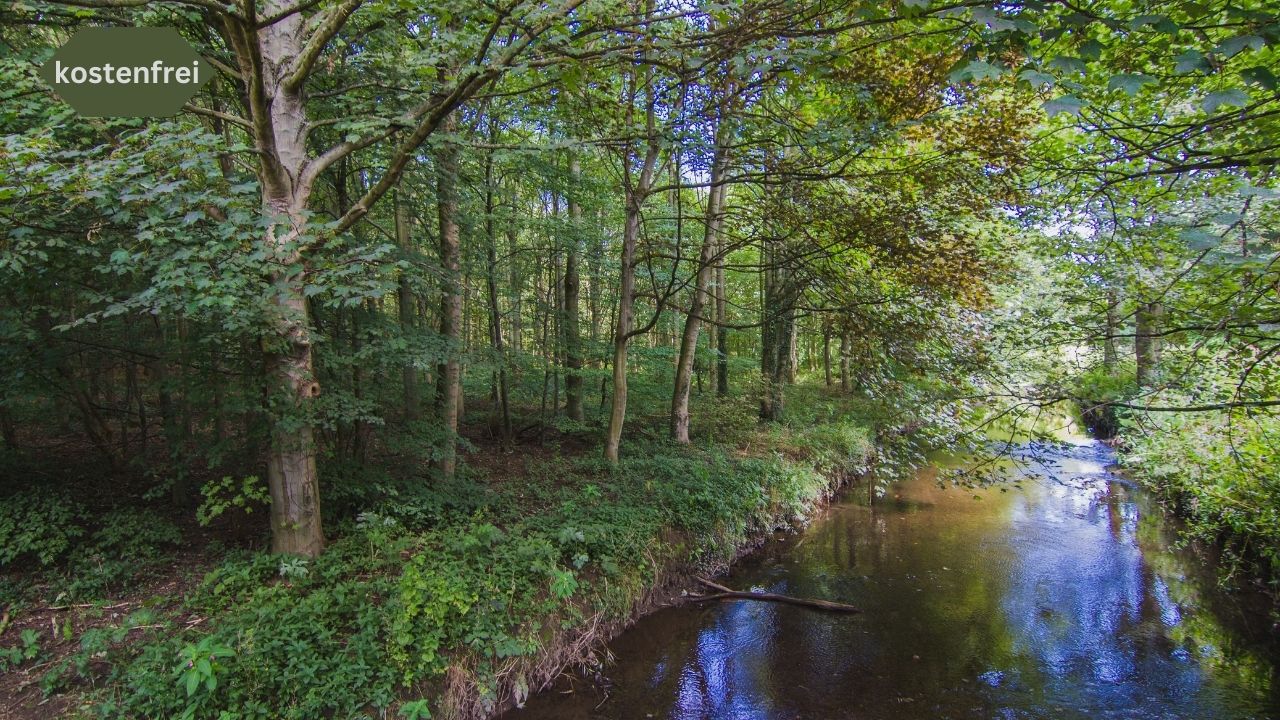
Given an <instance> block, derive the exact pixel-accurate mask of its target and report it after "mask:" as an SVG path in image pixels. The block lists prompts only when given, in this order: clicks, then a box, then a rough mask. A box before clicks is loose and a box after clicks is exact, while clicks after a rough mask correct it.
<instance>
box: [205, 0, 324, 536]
mask: <svg viewBox="0 0 1280 720" xmlns="http://www.w3.org/2000/svg"><path fill="white" fill-rule="evenodd" d="M286 5H287V2H286V0H268V1H267V2H266V3H264V7H263V9H264V10H265V11H266V12H267V13H268V14H270V13H274V12H278V11H281V10H283V9H285V6H286ZM227 29H228V34H229V36H230V39H231V42H232V45H233V48H234V50H235V54H236V57H237V59H238V61H239V63H240V71H241V73H242V75H243V77H244V79H245V84H246V90H247V96H248V99H249V115H250V117H251V118H253V122H252V128H253V129H252V134H253V139H254V145H255V149H256V150H257V156H258V162H259V168H260V178H259V179H260V181H261V185H262V214H263V217H265V218H268V219H271V220H272V223H271V224H270V225H269V226H268V228H267V230H266V232H265V234H264V236H263V245H264V247H265V248H267V249H269V250H270V251H271V252H272V253H273V258H272V259H273V260H274V262H273V263H271V265H272V267H274V268H276V269H274V270H272V271H271V273H270V276H269V280H270V282H271V285H272V286H273V287H274V288H275V289H276V292H275V294H274V298H273V301H274V307H273V313H272V323H273V329H272V332H271V333H269V334H268V335H267V336H265V337H263V338H262V350H263V355H264V358H265V365H266V374H267V378H268V382H269V383H270V386H269V387H268V390H267V395H268V397H267V407H268V411H269V415H270V418H271V447H270V449H269V450H268V453H267V485H268V488H269V490H270V495H271V530H272V540H271V548H272V551H273V552H277V553H288V554H293V555H302V556H305V557H314V556H316V555H319V554H320V552H321V550H322V549H323V548H324V533H323V529H322V527H321V522H320V489H319V487H320V482H319V476H318V474H317V471H316V447H315V430H314V427H313V425H312V421H311V418H310V416H311V406H312V405H313V404H314V400H315V398H316V397H318V396H319V394H320V384H319V383H318V382H316V379H315V367H314V359H313V354H312V338H311V321H310V318H309V316H308V308H307V298H306V295H305V293H304V288H305V287H306V277H307V269H306V266H305V263H304V258H303V255H302V249H301V248H302V246H303V244H304V243H305V242H306V230H307V228H306V223H307V216H308V213H307V203H308V201H309V200H310V196H311V186H310V184H309V182H308V181H307V180H305V179H304V178H306V177H308V176H307V174H306V172H305V170H306V168H307V165H308V160H309V157H308V154H307V146H306V135H307V119H306V108H305V99H304V97H303V93H302V90H301V88H300V87H299V86H298V84H296V83H294V82H291V80H290V77H291V74H292V72H293V67H294V62H295V61H296V60H297V59H298V58H299V56H300V55H301V53H302V51H303V47H304V43H305V40H306V28H305V27H304V20H303V17H302V15H301V14H300V13H299V14H293V15H289V16H287V17H285V18H283V19H281V20H280V21H278V22H275V23H272V24H270V25H267V26H265V27H262V28H256V27H254V26H252V25H251V24H248V23H243V22H242V21H236V20H228V28H227Z"/></svg>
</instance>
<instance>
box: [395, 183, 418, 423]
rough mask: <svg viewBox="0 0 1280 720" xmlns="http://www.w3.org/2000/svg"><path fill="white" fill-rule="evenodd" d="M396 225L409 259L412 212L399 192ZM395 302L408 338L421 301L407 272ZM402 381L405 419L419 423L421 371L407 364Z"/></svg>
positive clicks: (402, 328)
mask: <svg viewBox="0 0 1280 720" xmlns="http://www.w3.org/2000/svg"><path fill="white" fill-rule="evenodd" d="M395 221H396V243H397V244H399V245H400V252H401V253H403V254H404V255H405V256H406V257H408V256H409V254H410V251H411V249H412V248H411V247H410V238H409V208H408V205H407V204H406V203H405V202H404V198H402V197H401V196H400V193H399V192H398V191H397V192H396V195H395ZM396 301H397V304H398V305H399V315H400V333H401V334H402V335H404V336H406V337H407V336H409V335H411V334H412V333H413V329H414V325H415V322H414V310H415V309H416V308H417V305H418V301H417V298H415V297H414V296H413V288H412V287H411V286H410V284H409V273H408V272H407V271H405V270H401V271H400V280H399V287H398V288H397V292H396ZM401 381H402V382H403V384H404V415H405V417H406V418H408V419H409V420H417V419H418V417H419V415H420V414H421V402H420V399H419V395H418V370H417V368H416V367H415V366H414V364H413V362H411V361H410V362H406V363H405V365H404V367H403V368H401Z"/></svg>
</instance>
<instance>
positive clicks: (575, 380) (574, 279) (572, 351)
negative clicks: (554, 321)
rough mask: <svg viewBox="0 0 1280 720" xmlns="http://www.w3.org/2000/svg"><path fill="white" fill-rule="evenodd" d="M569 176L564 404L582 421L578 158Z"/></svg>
mask: <svg viewBox="0 0 1280 720" xmlns="http://www.w3.org/2000/svg"><path fill="white" fill-rule="evenodd" d="M569 174H570V175H571V176H572V178H573V179H574V186H573V191H572V192H571V193H570V195H569V224H570V228H571V231H570V232H571V236H570V238H569V242H568V243H567V244H566V247H565V258H564V318H563V321H562V327H561V331H562V332H563V333H564V355H565V367H566V368H567V370H566V372H565V376H564V400H565V414H566V415H568V416H569V419H570V420H579V421H581V420H582V337H581V333H580V330H579V327H578V297H579V295H580V293H581V284H580V279H579V277H578V259H579V256H580V255H581V252H582V239H581V238H582V203H580V202H579V201H578V197H577V193H578V192H579V189H580V187H581V175H582V166H581V164H580V163H579V162H578V159H577V158H573V159H572V160H571V161H570V164H569Z"/></svg>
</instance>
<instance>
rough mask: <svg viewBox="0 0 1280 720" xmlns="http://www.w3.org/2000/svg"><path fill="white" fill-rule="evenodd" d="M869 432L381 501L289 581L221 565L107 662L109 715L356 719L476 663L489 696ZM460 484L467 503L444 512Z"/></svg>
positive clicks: (788, 514) (781, 521)
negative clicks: (180, 625)
mask: <svg viewBox="0 0 1280 720" xmlns="http://www.w3.org/2000/svg"><path fill="white" fill-rule="evenodd" d="M866 438H867V433H866V432H865V430H862V429H860V428H857V427H855V426H851V425H843V426H839V427H835V428H831V429H823V428H812V429H809V430H807V431H805V432H802V433H797V434H796V435H795V436H788V437H787V438H786V443H787V446H786V448H787V454H788V455H792V456H794V457H795V459H788V458H787V457H785V456H784V455H782V454H781V453H780V450H781V449H782V448H781V447H780V446H778V445H777V444H776V443H779V442H782V440H781V439H780V438H768V437H764V436H761V438H760V442H761V443H762V444H761V445H760V446H759V447H758V448H757V449H756V450H755V451H753V454H754V455H755V456H753V457H747V458H735V457H733V456H732V455H730V454H728V453H727V452H725V450H724V449H723V446H717V447H714V448H712V447H709V448H706V449H699V450H696V451H690V450H687V449H684V448H676V447H670V446H665V445H654V446H652V447H650V448H648V452H644V453H636V454H635V455H636V456H635V457H629V458H627V459H624V461H623V462H622V463H621V464H620V465H619V466H618V467H617V468H616V469H614V468H610V467H609V466H607V465H606V464H604V463H602V462H601V461H599V460H597V459H595V458H583V459H578V460H572V461H565V460H556V461H545V462H542V463H539V464H535V465H533V466H532V467H530V469H529V474H528V476H527V477H526V478H523V479H520V480H519V481H511V480H510V479H507V481H505V482H502V483H499V484H493V485H486V484H477V483H474V481H472V482H471V483H470V484H468V485H467V486H466V488H467V489H466V490H465V492H462V491H456V490H453V489H450V488H449V487H447V486H446V487H441V488H438V489H436V490H435V492H434V493H432V492H424V493H420V494H418V495H417V496H407V497H405V496H401V497H400V498H399V499H398V500H397V501H387V502H385V503H384V504H383V506H382V507H383V509H382V510H381V511H378V512H375V511H367V512H365V513H363V514H362V515H361V517H360V519H359V521H358V523H357V524H356V525H355V526H354V528H353V529H352V531H351V532H350V533H349V534H347V535H345V536H344V537H343V538H342V539H341V540H339V541H338V542H336V543H335V544H334V545H333V546H332V547H331V548H330V550H329V552H327V553H325V554H324V555H323V556H321V557H320V558H319V559H317V560H315V561H312V562H310V563H308V564H307V572H306V573H305V574H303V573H289V574H287V575H286V576H285V577H280V573H279V572H277V568H278V566H279V560H278V559H277V558H272V557H271V556H265V555H254V554H249V555H245V556H243V557H240V558H232V559H229V560H228V561H227V562H225V563H224V564H223V565H221V566H220V567H218V568H216V569H214V570H213V571H212V572H210V573H209V575H208V576H207V577H206V579H205V581H204V582H203V584H202V585H201V587H200V589H199V590H198V591H197V592H195V593H194V594H193V595H192V596H191V597H190V598H189V599H188V600H187V607H188V608H189V609H190V610H191V611H194V612H199V613H201V614H202V615H207V616H210V617H211V622H210V623H209V624H206V625H205V626H203V627H202V629H201V630H200V631H199V632H198V633H197V632H194V631H188V632H183V633H177V634H174V635H172V636H168V637H166V636H164V635H157V636H152V637H151V638H150V640H149V641H148V642H147V643H146V644H145V645H143V646H142V648H141V649H140V651H139V653H138V654H137V656H136V658H134V659H132V660H131V661H127V662H122V663H120V665H118V666H117V667H116V668H115V670H113V677H115V678H117V679H118V683H115V684H112V685H111V686H110V689H109V690H108V691H106V692H105V693H104V694H103V697H102V698H101V701H100V702H101V707H102V711H103V713H105V714H112V713H115V714H125V715H129V716H136V717H171V716H179V715H181V714H183V713H189V716H190V717H195V718H204V717H216V716H217V713H218V712H223V711H225V712H234V713H237V714H238V715H237V716H238V717H244V718H250V717H280V718H310V717H316V716H319V715H329V714H333V715H337V716H341V717H348V716H353V715H356V714H358V713H360V712H367V708H389V707H392V706H393V705H394V701H395V698H397V697H398V696H400V695H401V694H402V693H403V692H404V691H405V688H431V689H432V693H431V694H429V695H428V696H427V697H428V699H429V701H430V705H428V704H425V703H424V702H418V704H414V703H406V704H405V705H403V706H401V707H400V712H401V713H402V714H408V715H410V716H413V715H414V714H415V713H416V714H417V715H416V716H418V717H428V715H426V714H425V713H426V712H427V710H428V708H430V709H433V710H439V709H441V708H442V707H443V705H442V703H444V702H445V697H446V694H445V692H444V686H445V683H446V680H447V674H446V670H448V669H449V668H459V669H465V671H464V673H465V676H466V677H467V678H468V680H467V682H468V683H470V687H472V689H473V690H474V693H475V697H477V698H479V699H480V702H481V703H482V704H486V705H488V706H490V707H491V706H492V705H493V704H494V703H496V702H498V701H499V699H500V694H501V693H506V692H515V690H514V688H517V687H518V686H519V683H518V682H512V677H513V676H520V677H525V678H527V679H526V680H525V681H524V683H525V684H524V686H525V687H528V686H529V685H530V684H532V682H533V679H532V678H533V676H534V673H536V672H539V663H540V662H541V661H542V660H541V653H542V651H543V649H544V648H545V647H546V646H547V645H548V643H552V642H554V640H553V638H555V637H557V636H558V635H560V634H561V633H566V632H567V633H573V632H577V631H580V630H581V629H582V628H584V627H586V626H587V625H590V624H592V623H591V622H589V619H590V618H591V617H592V616H593V615H595V614H596V613H600V612H603V613H605V617H608V618H614V619H621V618H623V617H626V616H627V614H628V613H629V612H630V608H631V606H632V604H633V603H634V602H636V600H637V599H638V598H639V597H641V595H642V594H643V593H644V591H645V590H646V589H647V588H648V587H649V586H650V585H651V583H653V582H654V581H655V579H656V577H655V575H654V573H655V571H661V569H662V568H665V567H669V566H671V565H673V564H674V565H680V564H686V563H689V564H694V565H706V564H716V563H719V562H723V561H724V560H725V559H727V558H729V557H731V556H732V555H733V553H734V551H735V549H736V547H737V546H738V545H740V544H741V543H743V542H745V541H746V540H747V539H748V537H749V536H750V535H751V534H752V533H756V532H760V531H762V530H767V529H772V528H774V527H777V526H779V525H787V524H789V523H793V522H799V521H801V520H802V519H803V518H804V517H805V515H806V514H807V513H808V512H809V511H810V510H811V509H812V507H813V505H814V503H815V502H816V501H817V499H818V498H820V497H822V496H824V495H825V494H826V493H828V492H830V488H831V486H832V483H833V479H832V476H831V475H826V474H823V473H819V472H817V471H816V470H814V465H813V463H814V462H819V463H821V464H823V465H824V466H826V465H831V468H830V471H831V472H835V471H836V466H840V467H844V468H849V469H855V468H858V467H860V466H862V464H863V463H865V462H866V454H867V452H868V450H869V445H868V443H867V440H866ZM455 493H456V496H458V497H461V496H464V495H465V496H467V497H468V502H467V507H469V508H471V509H470V510H469V511H468V512H467V513H466V514H462V513H459V512H458V511H456V510H448V511H445V512H443V513H441V511H440V510H438V508H441V507H448V506H450V505H452V503H454V502H455V501H454V500H450V499H449V498H452V497H455ZM406 522H407V523H410V524H413V525H414V526H416V527H418V528H419V529H418V530H410V529H409V528H408V527H406V524H405V523H406ZM672 533H676V534H677V535H678V537H680V538H681V540H680V541H679V542H674V543H673V542H672V537H673V535H672ZM213 649H217V650H218V652H213ZM209 654H214V655H215V656H216V657H215V660H216V662H215V661H214V660H210V661H209V662H210V664H209V666H208V667H207V668H206V667H205V666H203V665H202V664H201V663H200V659H201V658H205V657H206V656H207V655H209ZM174 658H178V661H176V662H178V664H177V665H176V667H177V670H176V671H172V672H171V670H172V669H173V668H174V667H175V664H174V663H175V660H174ZM188 663H191V664H188ZM175 677H176V679H177V680H178V681H179V682H178V683H174V681H173V679H174V678H175ZM214 677H216V680H214V681H213V682H212V684H210V678H214ZM193 678H195V679H194V680H193ZM188 683H193V684H192V685H191V687H195V688H196V690H195V691H193V692H192V693H191V694H188V693H187V692H186V689H185V688H186V687H187V684H188Z"/></svg>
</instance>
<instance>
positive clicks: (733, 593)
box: [689, 578, 862, 613]
mask: <svg viewBox="0 0 1280 720" xmlns="http://www.w3.org/2000/svg"><path fill="white" fill-rule="evenodd" d="M695 579H696V580H697V581H698V582H700V583H702V584H703V585H706V586H707V587H709V588H711V589H712V590H716V591H718V592H716V593H714V594H711V595H690V596H689V599H690V600H693V601H694V602H707V601H710V600H763V601H765V602H777V603H785V604H787V605H797V606H799V607H807V608H813V609H814V610H826V611H827V612H843V613H860V612H862V608H856V607H854V606H852V605H845V604H844V603H838V602H832V601H830V600H809V599H807V598H797V597H791V596H789V595H777V594H775V593H763V592H741V591H738V590H731V589H729V588H727V587H725V586H723V585H719V584H716V583H713V582H711V581H710V580H707V579H706V578H695Z"/></svg>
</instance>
